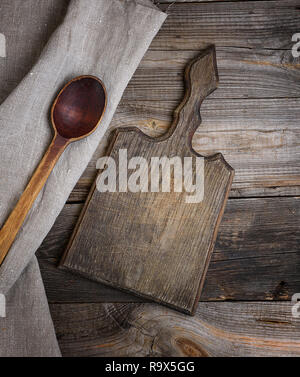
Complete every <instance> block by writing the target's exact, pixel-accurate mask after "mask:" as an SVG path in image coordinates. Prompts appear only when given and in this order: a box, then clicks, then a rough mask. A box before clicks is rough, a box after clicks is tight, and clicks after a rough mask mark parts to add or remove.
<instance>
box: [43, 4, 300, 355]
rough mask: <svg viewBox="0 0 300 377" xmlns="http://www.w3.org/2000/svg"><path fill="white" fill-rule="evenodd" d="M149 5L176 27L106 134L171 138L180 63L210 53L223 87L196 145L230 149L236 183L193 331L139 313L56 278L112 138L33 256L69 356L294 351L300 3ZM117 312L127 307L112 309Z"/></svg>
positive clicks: (127, 298)
mask: <svg viewBox="0 0 300 377" xmlns="http://www.w3.org/2000/svg"><path fill="white" fill-rule="evenodd" d="M155 2H156V3H159V7H160V8H161V9H164V10H167V12H168V14H169V17H168V19H167V21H166V22H165V25H164V26H163V28H162V29H161V30H160V32H159V34H158V36H157V37H156V39H155V40H154V41H153V44H152V46H151V47H150V50H149V51H148V52H147V54H146V55H145V57H144V59H143V61H142V62H141V65H140V67H139V68H138V70H137V72H136V74H135V76H134V78H133V79H132V81H131V83H130V85H129V86H128V88H127V90H126V92H125V94H124V96H123V100H122V103H121V104H120V106H119V108H118V110H117V113H116V115H115V117H114V119H113V122H112V126H111V128H112V129H114V128H117V127H126V126H129V127H132V126H138V127H139V128H140V129H142V130H143V131H144V132H146V133H147V134H148V135H150V136H159V135H161V134H163V133H164V132H165V130H166V129H167V128H168V127H169V125H170V122H171V117H172V113H173V111H174V109H175V108H176V107H177V106H178V104H179V102H180V99H181V97H182V93H183V84H182V73H183V69H184V67H185V65H186V63H187V62H188V60H189V59H191V58H193V57H195V56H196V55H197V54H199V50H200V49H202V48H203V47H205V46H207V45H208V44H210V43H214V44H216V46H217V60H218V68H219V76H220V84H219V89H218V90H217V91H216V92H215V93H213V94H212V95H211V96H210V97H209V98H208V99H207V100H206V101H205V102H204V104H203V106H202V108H201V115H202V125H201V128H199V130H198V132H197V133H196V135H195V137H194V139H193V145H194V148H195V150H196V151H200V150H203V151H204V152H205V153H204V154H206V153H207V154H208V155H209V154H211V153H214V152H215V151H222V152H223V154H224V157H225V158H226V160H227V161H228V162H229V163H230V164H231V165H232V166H233V167H234V168H235V170H236V176H235V181H234V183H233V188H232V190H231V193H230V200H229V201H228V205H227V208H226V212H225V214H224V217H223V221H222V223H221V225H220V231H219V237H218V239H217V243H216V248H215V251H214V253H213V255H212V260H211V263H210V268H209V270H208V274H207V279H206V284H205V286H204V290H203V295H202V300H203V301H205V302H201V303H200V304H199V307H198V310H197V314H196V317H194V319H193V322H192V323H190V322H189V321H188V322H187V321H186V317H185V316H184V315H181V314H178V313H176V312H175V311H172V310H171V309H170V310H169V309H165V308H163V307H160V306H158V305H155V304H151V305H150V304H147V305H146V304H142V306H140V304H138V303H137V301H141V299H138V298H137V297H135V296H131V295H128V294H125V293H122V292H120V291H117V290H113V289H111V288H108V287H104V286H102V285H100V284H97V283H94V282H90V281H88V280H86V279H84V278H78V277H77V276H75V275H72V274H71V273H68V272H65V271H60V270H58V269H57V268H56V265H57V263H58V261H59V259H60V257H61V255H62V253H63V251H64V249H65V247H66V244H67V242H68V240H69V238H70V236H71V234H72V230H73V227H74V226H75V224H76V221H77V218H78V215H79V213H80V210H81V208H82V205H83V202H84V201H85V199H86V197H87V194H88V192H89V190H90V187H91V184H92V182H93V180H94V178H95V176H96V174H97V170H96V160H97V159H98V158H99V157H101V156H102V155H103V152H104V150H105V147H106V145H107V141H106V140H104V141H103V143H102V144H101V145H100V146H99V148H98V150H97V152H96V154H95V156H94V159H93V160H92V161H91V163H90V164H89V166H88V168H87V169H86V171H85V173H84V174H83V176H82V178H81V179H80V181H79V182H78V184H77V186H76V187H75V189H74V190H73V192H72V194H71V196H70V198H69V203H68V204H67V205H66V207H65V209H64V210H63V212H62V213H61V215H60V216H59V218H58V219H57V222H56V224H55V225H54V227H53V229H52V231H51V232H50V233H49V235H48V237H47V238H46V239H45V242H44V243H43V245H42V246H41V248H40V250H39V252H38V256H39V260H40V265H41V269H42V274H43V278H44V281H45V286H46V291H47V295H48V298H49V301H50V303H51V312H52V315H53V318H54V323H55V326H56V330H57V334H58V339H59V342H60V345H61V348H62V351H63V354H64V355H68V356H75V355H77V356H80V355H82V356H83V355H85V356H108V355H114V356H120V355H125V354H126V355H128V356H134V355H153V354H154V355H160V356H161V355H163V356H166V355H172V356H178V355H183V354H184V355H187V356H193V355H198V356H201V355H207V354H208V355H217V356H221V355H229V356H248V355H252V356H256V355H257V356H260V355H262V356H266V355H270V356H273V355H274V356H278V355H299V354H300V352H299V333H300V319H299V318H298V319H297V318H293V317H292V313H291V307H292V304H291V302H290V300H291V296H292V295H293V294H294V293H297V292H300V278H299V276H300V275H299V272H300V250H299V245H300V242H299V241H300V240H299V237H300V236H299V217H300V215H299V211H300V208H299V196H300V179H299V163H300V158H299V149H300V148H299V133H300V124H299V119H300V86H299V83H300V70H299V68H300V60H299V59H300V58H297V57H293V55H292V52H291V48H292V46H293V44H294V42H292V36H293V34H295V33H299V32H300V11H299V9H300V1H298V0H287V1H247V0H245V1H232V2H230V1H207V0H206V1H201V0H193V1H185V0H177V4H176V3H175V4H172V3H173V1H171V0H170V1H169V0H168V1H166V0H164V1H155ZM50 26H51V22H49V27H50ZM158 72H160V74H158ZM227 300H232V301H233V302H226V301H227ZM207 301H212V302H207ZM213 301H218V302H213ZM246 301H247V302H246ZM252 301H253V302H252ZM268 301H272V302H268ZM283 301H284V302H283ZM118 302H119V303H121V302H123V303H124V302H126V305H125V304H117V305H116V306H115V305H113V304H111V303H118ZM134 302H135V304H134ZM157 318H160V319H161V321H162V324H161V325H160V323H159V322H158V320H157ZM188 319H190V318H189V317H188ZM145 326H147V330H146V332H145V331H144V327H145ZM160 333H161V336H160ZM145 334H146V335H145Z"/></svg>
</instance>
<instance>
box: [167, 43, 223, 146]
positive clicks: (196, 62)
mask: <svg viewBox="0 0 300 377" xmlns="http://www.w3.org/2000/svg"><path fill="white" fill-rule="evenodd" d="M184 79H185V96H184V99H183V101H182V102H181V104H180V105H179V106H178V108H177V109H176V110H175V113H174V115H175V116H174V121H173V124H172V126H171V128H170V133H172V134H173V137H176V139H178V142H179V144H181V143H183V142H184V143H185V142H186V141H187V142H188V144H189V146H190V148H191V149H192V147H191V143H192V138H193V135H194V133H195V131H196V129H197V128H198V127H199V125H200V123H201V116H200V106H201V104H202V102H203V100H204V99H205V98H206V97H207V96H209V95H210V94H211V93H212V92H213V91H214V90H216V89H217V87H218V84H219V76H218V70H217V61H216V50H215V47H214V46H209V47H207V48H206V49H205V50H203V52H202V53H201V54H200V55H199V56H197V57H196V58H195V59H193V60H192V61H191V62H190V64H188V65H187V67H186V69H185V74H184Z"/></svg>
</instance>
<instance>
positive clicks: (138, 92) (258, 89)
mask: <svg viewBox="0 0 300 377" xmlns="http://www.w3.org/2000/svg"><path fill="white" fill-rule="evenodd" d="M299 4H300V1H299ZM299 13H300V12H299ZM199 52H200V49H199V50H197V51H151V50H150V51H148V52H147V53H146V55H145V57H144V58H143V60H142V62H141V64H140V66H139V68H138V69H137V71H136V73H135V75H134V76H133V78H132V80H131V81H130V83H129V85H128V87H127V88H126V90H125V93H124V96H123V102H131V103H133V102H134V101H137V100H141V101H146V100H147V101H180V99H181V98H182V95H183V90H184V88H183V82H182V75H183V70H184V67H185V65H186V64H187V62H188V61H189V60H190V59H192V58H194V57H195V56H197V55H198V54H199ZM217 64H218V71H219V76H220V83H219V87H218V90H217V91H215V92H214V93H213V94H212V95H211V96H210V98H209V100H210V101H211V100H213V99H216V98H222V99H225V98H246V99H247V98H266V97H267V98H271V97H275V98H278V97H284V98H287V97H299V96H300V58H296V57H293V56H292V52H291V50H264V49H247V48H232V47H231V48H230V47H219V48H217Z"/></svg>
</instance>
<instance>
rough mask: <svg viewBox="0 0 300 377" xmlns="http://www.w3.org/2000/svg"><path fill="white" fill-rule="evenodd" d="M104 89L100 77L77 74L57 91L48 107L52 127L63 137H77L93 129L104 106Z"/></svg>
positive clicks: (76, 138)
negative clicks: (77, 75) (78, 75)
mask: <svg viewBox="0 0 300 377" xmlns="http://www.w3.org/2000/svg"><path fill="white" fill-rule="evenodd" d="M106 98H107V95H106V90H105V87H104V85H103V83H102V81H101V80H100V79H98V78H97V77H94V76H80V77H77V78H75V79H74V80H72V81H70V82H69V83H68V84H67V85H66V86H65V87H64V88H63V89H62V90H61V92H60V93H59V94H58V96H57V98H56V100H55V102H54V103H53V106H52V109H51V120H52V125H53V128H54V129H55V130H56V131H57V133H58V134H59V135H60V136H62V137H63V138H65V139H69V140H72V141H76V140H80V139H82V138H84V137H86V136H88V135H90V134H91V133H92V132H94V131H95V129H96V128H97V126H98V125H99V123H100V121H101V119H102V116H103V114H104V111H105V108H106Z"/></svg>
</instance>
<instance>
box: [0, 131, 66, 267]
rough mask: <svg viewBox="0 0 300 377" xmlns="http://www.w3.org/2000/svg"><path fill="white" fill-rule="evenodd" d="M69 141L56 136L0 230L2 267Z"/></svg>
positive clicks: (0, 262)
mask: <svg viewBox="0 0 300 377" xmlns="http://www.w3.org/2000/svg"><path fill="white" fill-rule="evenodd" d="M68 144H69V140H67V139H64V138H63V137H61V136H60V135H56V136H55V137H54V139H53V141H52V143H51V144H50V146H49V148H48V150H47V152H46V154H45V156H44V157H43V159H42V161H41V162H40V164H39V166H38V168H37V169H36V171H35V173H34V174H33V176H32V178H31V180H30V182H29V183H28V185H27V187H26V189H25V191H24V192H23V194H22V196H21V198H20V199H19V201H18V203H17V205H16V206H15V208H14V210H13V211H12V212H11V214H10V215H9V217H8V219H7V220H6V222H5V224H4V226H3V227H2V229H1V230H0V265H1V264H2V262H3V261H4V259H5V257H6V255H7V254H8V252H9V249H10V247H11V245H12V244H13V242H14V240H15V238H16V236H17V234H18V232H19V230H20V228H21V226H22V224H23V222H24V220H25V218H26V216H27V214H28V212H29V211H30V209H31V207H32V205H33V203H34V201H35V199H36V198H37V196H38V194H39V193H40V191H41V189H42V188H43V187H44V185H45V183H46V181H47V179H48V177H49V175H50V173H51V171H52V170H53V168H54V166H55V164H56V162H57V161H58V159H59V157H60V156H61V154H62V152H63V151H64V149H65V148H66V146H67V145H68Z"/></svg>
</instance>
